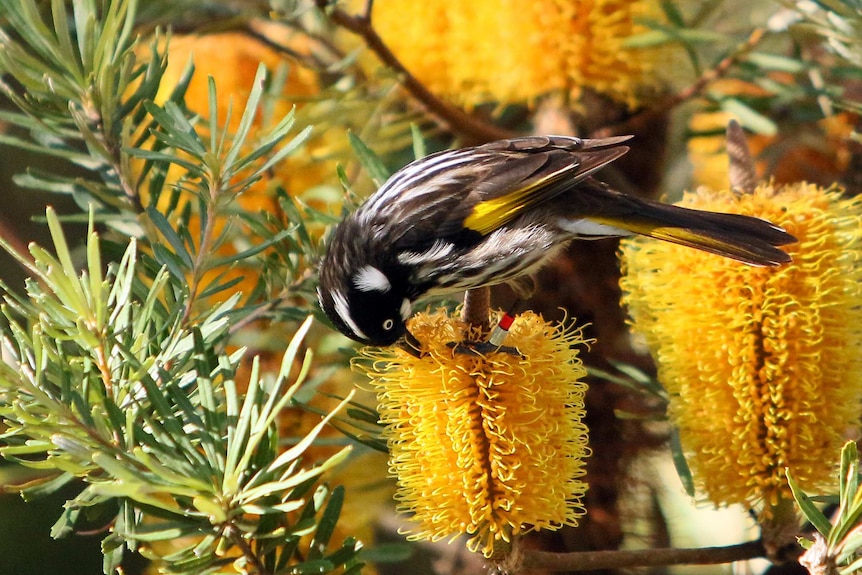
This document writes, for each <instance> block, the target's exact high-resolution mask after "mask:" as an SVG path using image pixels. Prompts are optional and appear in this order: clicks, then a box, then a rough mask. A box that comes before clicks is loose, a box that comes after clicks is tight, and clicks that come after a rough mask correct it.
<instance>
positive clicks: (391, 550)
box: [359, 543, 415, 563]
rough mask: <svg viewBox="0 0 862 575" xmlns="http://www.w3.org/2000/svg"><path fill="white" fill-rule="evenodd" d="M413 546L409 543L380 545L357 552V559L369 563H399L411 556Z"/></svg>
mask: <svg viewBox="0 0 862 575" xmlns="http://www.w3.org/2000/svg"><path fill="white" fill-rule="evenodd" d="M414 549H415V548H414V546H413V545H411V544H409V543H381V544H379V545H375V546H374V547H365V548H363V549H361V550H360V551H359V558H360V559H361V560H363V561H368V562H370V563H401V562H402V561H407V560H408V559H410V557H412V556H413V551H414Z"/></svg>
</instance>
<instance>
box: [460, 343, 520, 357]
mask: <svg viewBox="0 0 862 575" xmlns="http://www.w3.org/2000/svg"><path fill="white" fill-rule="evenodd" d="M447 345H448V346H449V347H451V348H452V350H453V351H454V352H455V353H461V354H465V355H478V356H485V355H488V354H489V353H507V354H509V355H512V356H514V357H519V358H522V359H523V357H524V355H523V354H522V353H521V352H520V351H518V348H516V347H512V346H508V345H495V344H493V343H491V342H490V341H459V342H457V343H456V342H454V341H453V342H451V343H449V344H447Z"/></svg>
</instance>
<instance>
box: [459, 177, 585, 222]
mask: <svg viewBox="0 0 862 575" xmlns="http://www.w3.org/2000/svg"><path fill="white" fill-rule="evenodd" d="M567 171H568V168H567V169H566V170H560V171H558V172H555V173H553V174H550V175H548V176H546V177H544V178H541V179H539V180H536V181H535V182H532V183H530V184H529V185H527V186H524V187H522V188H519V189H516V190H512V191H511V192H509V193H508V194H505V195H502V196H499V197H497V198H494V199H491V200H486V201H484V202H479V203H478V204H476V205H475V206H474V207H473V211H472V212H471V213H470V215H469V216H467V218H466V219H465V220H464V227H465V228H468V229H471V230H473V231H475V232H479V233H480V234H482V235H483V236H487V235H488V234H490V233H491V232H493V231H494V230H496V229H498V228H500V227H502V226H504V225H506V224H507V223H509V222H511V221H512V220H514V219H515V218H516V217H517V216H518V214H520V213H521V211H522V210H523V209H524V208H527V207H530V206H532V205H534V204H536V203H537V202H538V201H540V200H541V199H543V198H542V195H541V194H540V193H538V192H539V191H541V190H542V189H543V188H546V187H547V186H548V184H549V183H551V182H553V181H555V180H558V179H560V178H561V177H562V175H563V174H564V173H565V172H567Z"/></svg>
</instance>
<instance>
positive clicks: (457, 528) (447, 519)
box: [355, 311, 589, 556]
mask: <svg viewBox="0 0 862 575" xmlns="http://www.w3.org/2000/svg"><path fill="white" fill-rule="evenodd" d="M409 327H410V330H411V332H412V333H413V334H414V335H415V336H416V337H417V338H418V339H419V341H422V342H424V343H423V346H424V348H425V349H426V350H427V353H426V354H425V355H423V357H421V358H416V357H414V356H412V355H410V354H408V353H407V352H405V351H404V350H402V349H400V348H398V347H391V348H385V349H379V348H366V349H364V350H363V351H362V353H361V357H362V358H363V359H364V360H367V361H360V362H357V363H356V364H355V365H356V366H357V367H358V368H359V369H360V370H361V371H363V372H365V373H366V374H367V375H368V376H369V377H370V379H371V382H372V383H373V384H374V386H375V388H376V389H377V393H378V400H379V403H380V407H379V409H380V418H381V421H382V422H383V423H385V424H386V426H387V427H386V431H385V435H386V438H387V441H388V445H389V450H390V468H391V469H392V470H393V472H394V473H395V474H396V475H397V478H398V492H397V495H396V499H397V501H398V508H399V510H401V511H403V512H407V513H411V514H413V520H414V521H415V522H416V523H418V527H417V528H416V529H415V531H413V532H412V533H411V535H410V537H411V538H412V539H429V540H433V541H436V540H439V539H443V538H447V537H452V538H454V537H455V536H457V535H460V534H467V535H468V536H469V537H470V539H469V541H468V546H469V547H470V549H471V550H474V551H477V550H478V551H481V552H483V553H484V554H485V555H486V556H490V555H491V554H492V552H493V551H494V547H495V543H499V542H500V541H504V542H508V541H510V538H511V537H512V536H515V535H517V534H519V533H523V532H526V531H530V530H534V529H558V528H560V527H562V526H564V525H575V524H577V518H578V517H579V516H581V515H582V514H583V513H584V509H583V506H582V505H581V503H580V499H581V497H582V496H583V495H584V493H585V491H586V489H587V486H586V484H585V483H584V482H582V481H581V480H580V478H581V477H582V476H583V475H584V472H585V469H584V465H585V463H584V457H586V456H587V454H588V451H589V449H588V447H587V429H586V426H585V425H584V423H583V422H582V421H581V420H582V418H583V416H584V403H583V402H584V393H585V391H586V384H584V383H582V382H580V381H578V380H579V379H580V378H582V377H583V376H584V375H585V374H586V371H585V370H584V368H583V365H582V363H581V360H580V359H579V358H578V352H577V350H576V349H573V346H575V345H577V344H581V343H583V339H582V337H581V332H580V331H579V330H571V329H566V328H564V327H560V326H557V327H555V326H553V325H550V324H548V323H546V322H545V321H544V320H543V319H542V318H541V317H540V316H538V315H536V314H534V313H525V314H523V315H520V316H518V318H517V319H516V321H515V323H514V326H513V327H512V330H511V332H510V334H509V337H508V339H507V340H506V345H507V346H514V347H516V348H517V349H518V350H519V351H520V353H521V354H522V356H521V357H519V356H517V355H514V354H512V353H507V352H505V351H499V352H493V353H488V354H487V355H485V356H479V355H473V354H468V353H462V352H454V351H453V349H452V347H451V346H450V344H452V343H456V342H460V341H462V340H463V339H464V338H465V330H466V329H467V328H466V324H464V323H463V322H462V321H461V320H459V319H457V318H453V317H451V316H450V315H448V314H447V313H445V312H444V311H438V312H434V313H420V314H417V315H416V316H415V317H414V318H413V319H412V320H411V321H410V323H409ZM471 330H472V331H471V333H472V335H473V336H476V335H477V333H478V331H477V330H478V328H471ZM467 339H469V334H468V335H467ZM368 360H370V361H368Z"/></svg>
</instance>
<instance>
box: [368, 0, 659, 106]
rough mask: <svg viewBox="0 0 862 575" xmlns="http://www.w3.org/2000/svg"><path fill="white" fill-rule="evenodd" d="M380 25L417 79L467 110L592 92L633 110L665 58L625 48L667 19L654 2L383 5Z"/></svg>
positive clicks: (507, 0) (512, 0) (402, 1)
mask: <svg viewBox="0 0 862 575" xmlns="http://www.w3.org/2000/svg"><path fill="white" fill-rule="evenodd" d="M372 17H373V20H372V21H373V22H374V27H375V29H376V30H377V31H378V33H379V34H380V35H381V37H382V38H383V40H384V42H385V43H386V44H387V45H388V46H389V47H390V48H391V49H392V51H393V52H394V53H395V55H396V56H397V57H398V58H399V59H400V60H401V61H402V62H403V63H404V64H405V66H406V67H407V69H408V70H410V72H411V73H413V74H414V75H416V76H417V78H418V79H419V80H420V81H421V82H423V83H424V84H425V85H426V86H428V88H429V89H430V90H431V91H432V92H435V93H436V94H438V95H441V96H443V97H446V98H448V99H451V100H454V101H456V102H457V103H459V104H463V105H467V106H472V105H476V104H481V103H484V102H507V103H508V102H530V101H532V100H533V99H535V98H536V97H538V96H542V95H544V94H546V93H548V92H552V91H566V92H570V93H572V94H573V95H574V96H575V97H576V98H577V96H578V95H579V93H580V91H581V90H583V89H589V90H594V91H596V92H598V93H600V94H604V95H606V96H609V97H610V98H612V99H614V100H616V101H619V102H623V103H625V104H627V105H629V106H632V107H633V106H635V105H636V104H637V103H638V99H639V97H640V95H641V91H642V90H643V89H644V88H645V87H646V88H647V89H651V88H654V87H655V85H656V84H655V82H656V75H655V66H654V65H655V63H656V62H657V61H658V57H657V54H658V52H657V51H656V50H654V49H644V48H626V47H625V42H626V40H627V39H628V38H630V37H632V36H635V35H637V34H640V33H643V32H645V31H646V27H645V26H643V25H642V24H639V23H638V20H639V19H641V18H660V17H661V10H660V8H659V3H658V2H656V1H654V0H541V1H535V2H519V1H517V0H475V1H473V2H415V1H413V0H379V1H377V2H375V3H374V12H373V15H372Z"/></svg>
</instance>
